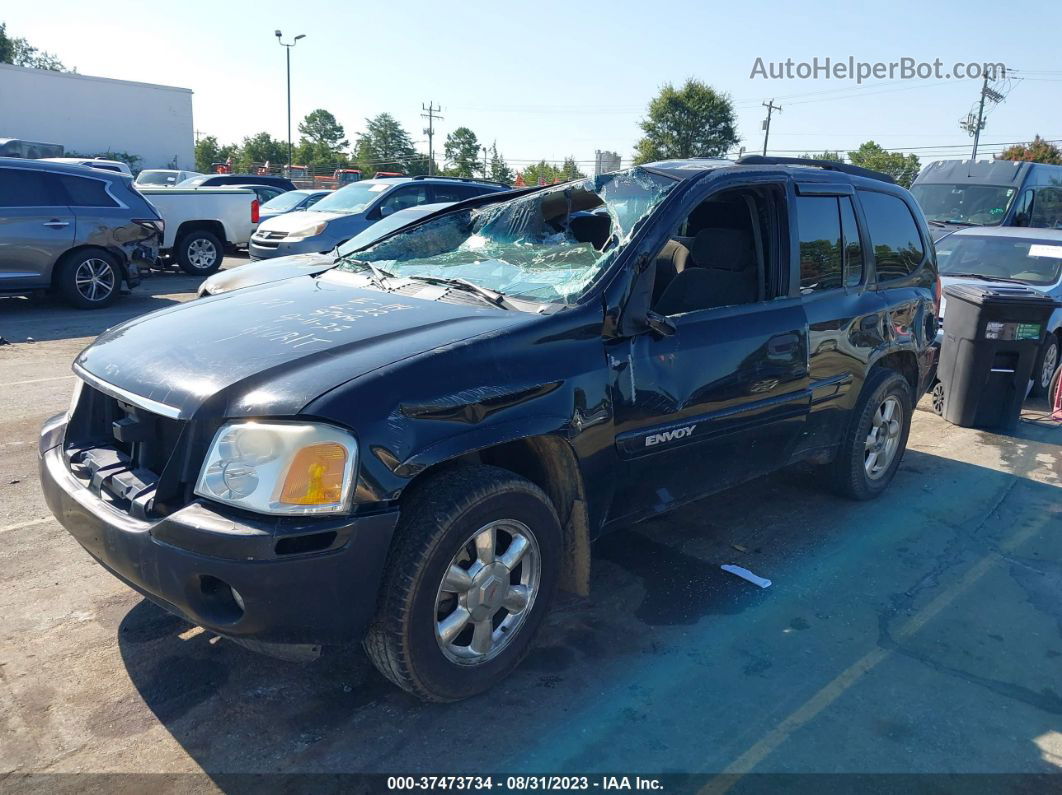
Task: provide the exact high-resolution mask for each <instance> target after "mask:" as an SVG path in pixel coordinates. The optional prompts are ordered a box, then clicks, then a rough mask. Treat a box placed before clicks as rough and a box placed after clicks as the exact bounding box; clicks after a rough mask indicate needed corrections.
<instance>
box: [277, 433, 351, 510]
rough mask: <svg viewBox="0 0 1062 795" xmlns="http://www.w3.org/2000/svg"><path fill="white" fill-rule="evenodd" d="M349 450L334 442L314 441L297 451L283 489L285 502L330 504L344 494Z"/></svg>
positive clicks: (287, 503) (282, 493)
mask: <svg viewBox="0 0 1062 795" xmlns="http://www.w3.org/2000/svg"><path fill="white" fill-rule="evenodd" d="M346 466H347V451H346V450H345V449H344V448H343V446H342V445H339V444H336V443H335V442H323V443H321V444H311V445H309V446H307V447H304V448H302V449H301V450H299V452H297V453H296V454H295V457H294V458H293V459H292V461H291V466H289V467H288V474H287V476H286V477H285V478H284V487H283V488H282V489H281V490H280V502H281V503H284V504H286V505H331V504H332V503H336V502H339V500H340V498H341V497H342V495H343V472H344V470H345V469H346Z"/></svg>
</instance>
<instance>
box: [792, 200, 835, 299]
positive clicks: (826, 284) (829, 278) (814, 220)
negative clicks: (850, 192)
mask: <svg viewBox="0 0 1062 795" xmlns="http://www.w3.org/2000/svg"><path fill="white" fill-rule="evenodd" d="M796 203H797V232H798V234H799V240H800V292H801V293H805V294H807V293H811V292H815V291H816V290H829V289H832V288H834V287H841V286H842V285H843V284H844V280H843V278H842V273H843V269H842V263H841V217H840V214H839V212H838V208H837V197H836V196H798V197H797V200H796Z"/></svg>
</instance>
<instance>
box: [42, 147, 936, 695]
mask: <svg viewBox="0 0 1062 795" xmlns="http://www.w3.org/2000/svg"><path fill="white" fill-rule="evenodd" d="M936 285H937V276H936V263H935V259H934V254H933V248H932V245H931V242H930V239H929V235H928V231H927V228H926V225H925V221H924V219H923V218H922V216H921V214H920V212H919V211H918V209H917V205H915V203H914V201H913V199H912V198H911V196H910V194H909V193H907V191H905V190H903V189H902V188H899V187H897V186H895V185H893V184H891V180H889V179H888V178H887V177H883V176H881V175H878V174H875V173H873V172H866V171H863V170H861V169H856V168H854V167H850V166H840V165H835V164H824V163H819V162H817V161H806V162H805V161H797V162H790V161H785V160H783V159H771V158H745V159H743V160H741V161H738V162H736V163H735V162H731V161H722V160H691V161H668V162H661V163H656V164H652V165H649V166H645V167H637V168H634V169H631V170H628V171H624V172H618V173H615V174H607V175H602V176H599V177H595V178H592V179H586V180H580V181H576V182H572V183H569V184H565V185H558V186H551V187H547V188H532V189H527V190H524V191H520V192H510V193H506V194H500V195H486V196H479V197H475V198H471V199H468V200H465V201H462V202H460V203H458V204H455V205H453V206H451V207H449V208H447V209H444V210H443V211H441V212H436V213H433V214H430V215H428V216H426V217H425V218H423V219H421V220H419V221H417V222H415V223H413V224H412V225H406V226H403V227H402V228H399V229H397V230H395V231H393V232H391V233H390V234H388V235H386V236H384V237H382V238H381V239H379V240H377V241H376V242H374V243H371V244H370V245H368V246H366V247H363V248H359V249H356V250H346V251H345V252H344V253H343V254H342V255H341V256H339V257H338V259H337V260H336V261H335V262H334V264H333V266H332V267H330V268H328V269H327V270H324V271H323V272H315V273H307V274H305V275H301V276H296V277H293V278H286V279H283V280H282V281H277V282H274V283H266V284H260V285H257V286H254V287H250V288H247V289H239V290H232V291H229V292H226V293H223V294H221V295H217V296H209V297H205V298H202V299H200V300H197V301H193V302H190V303H188V304H183V305H180V306H175V307H170V308H167V309H163V310H160V311H158V312H155V313H153V314H150V315H146V316H143V317H140V318H137V319H135V320H131V321H128V322H126V323H124V324H122V325H120V326H117V327H116V328H113V329H111V330H109V331H108V332H106V333H104V334H103V335H102V336H100V338H99V339H98V340H97V341H96V342H95V343H93V344H92V345H91V346H89V347H88V348H87V349H86V350H85V351H83V352H82V353H81V354H80V355H79V356H78V357H77V359H76V361H75V363H74V372H75V374H76V375H77V376H78V379H77V388H76V390H75V393H74V395H73V398H72V401H71V405H70V409H69V410H68V411H67V412H65V413H63V414H60V415H58V416H56V417H54V418H52V419H51V420H49V421H48V422H47V423H46V425H45V426H44V428H43V429H42V433H41V439H40V446H39V452H40V473H41V479H42V483H43V488H44V492H45V495H46V498H47V501H48V505H49V507H50V509H51V510H52V512H53V513H54V514H55V515H56V517H58V519H59V520H60V522H61V523H62V524H63V525H64V526H65V527H66V529H67V530H68V531H69V532H70V533H71V534H72V535H73V536H74V537H75V538H76V539H77V540H78V541H79V542H80V543H81V545H82V546H83V547H84V548H85V549H86V550H87V551H88V552H89V554H90V555H92V556H93V557H94V558H95V559H96V560H97V561H99V562H100V563H101V564H102V565H103V566H105V567H106V568H107V569H108V570H110V571H112V572H113V573H115V574H116V575H117V576H118V577H120V578H121V579H122V580H123V581H124V582H126V583H127V584H128V585H130V586H131V587H133V588H135V589H136V590H138V591H139V592H140V593H142V594H143V595H145V596H146V597H147V598H149V599H151V600H152V601H154V602H156V603H158V604H159V605H161V606H162V607H164V608H165V609H167V610H169V611H171V612H173V613H175V614H177V615H179V616H182V617H184V618H185V619H187V620H188V621H191V622H194V623H196V624H199V625H201V626H203V627H206V628H208V629H209V630H210V631H212V632H216V633H218V634H220V635H222V636H225V637H227V638H231V639H233V640H235V641H237V642H239V643H242V644H244V645H246V646H248V647H250V648H253V649H256V650H258V651H263V652H267V653H272V654H276V655H280V656H286V657H300V658H312V657H314V656H316V655H318V654H320V653H322V652H323V651H324V652H327V651H330V650H331V649H332V648H333V647H338V648H342V647H343V645H344V644H346V643H349V642H351V641H359V640H360V641H362V643H363V646H364V648H365V650H366V652H367V653H368V655H369V657H370V658H371V659H372V661H373V662H374V663H375V664H376V666H377V667H378V668H379V670H380V671H381V672H382V673H383V674H384V676H386V677H387V678H388V679H390V680H391V681H392V682H394V683H395V684H396V685H398V686H400V687H402V688H405V689H406V690H408V691H410V692H412V693H414V694H416V695H418V696H419V697H421V698H423V699H427V700H433V701H452V700H457V699H461V698H465V697H467V696H470V695H473V694H475V693H478V692H481V691H483V690H485V689H486V688H488V687H490V686H491V685H492V684H494V683H496V682H497V681H499V680H500V679H501V678H503V677H505V676H506V675H507V674H509V673H510V672H511V671H512V670H513V669H514V668H515V667H516V666H517V664H518V663H519V661H520V660H521V658H522V657H523V656H524V655H525V654H526V653H527V651H528V650H529V648H530V646H531V644H532V643H533V640H534V637H535V634H536V632H537V631H538V629H539V626H540V625H541V623H542V621H543V618H544V616H545V614H546V612H547V610H548V608H549V605H550V602H551V600H552V598H553V595H554V592H555V590H556V589H557V588H558V587H561V588H565V589H568V590H571V591H574V592H576V593H584V594H585V593H586V592H587V590H588V587H589V577H590V542H591V540H592V539H593V538H594V537H596V536H598V535H599V534H601V533H603V532H606V531H608V530H610V529H613V528H615V527H618V526H622V525H626V524H629V523H632V522H636V521H638V520H640V519H645V518H648V517H652V516H656V515H659V513H660V512H662V511H666V510H669V509H672V508H674V507H677V506H679V505H682V504H684V503H687V502H689V501H692V500H695V499H698V498H700V497H703V496H705V495H707V494H710V493H712V492H715V491H718V490H720V489H724V488H727V487H728V486H731V485H734V484H736V483H740V482H742V481H744V480H747V479H750V478H753V477H756V476H759V475H761V474H764V473H766V472H769V471H771V470H774V469H777V468H778V467H780V466H783V465H786V464H788V463H791V462H796V461H810V462H813V463H816V464H819V465H821V466H822V467H823V468H824V470H825V472H826V474H827V475H828V481H829V482H830V483H832V485H833V486H834V488H835V489H836V490H837V491H839V492H840V493H842V494H846V495H848V496H850V497H853V498H857V499H867V498H871V497H874V496H876V495H877V494H880V493H881V491H882V490H883V489H884V488H886V486H887V485H888V484H889V482H890V481H891V479H892V477H893V475H894V474H895V472H896V468H897V467H898V465H899V462H900V459H901V457H902V455H903V450H904V447H905V444H906V440H907V433H908V429H909V427H910V418H911V412H912V407H913V404H914V401H915V400H916V399H917V397H918V396H919V395H920V394H922V392H923V391H924V389H925V387H926V384H927V382H928V379H929V378H930V377H931V373H932V367H933V359H932V357H933V348H932V345H931V343H932V332H933V331H934V330H935V328H936V306H935V295H934V292H935V287H936ZM160 340H164V341H165V343H164V344H160V343H159V341H160Z"/></svg>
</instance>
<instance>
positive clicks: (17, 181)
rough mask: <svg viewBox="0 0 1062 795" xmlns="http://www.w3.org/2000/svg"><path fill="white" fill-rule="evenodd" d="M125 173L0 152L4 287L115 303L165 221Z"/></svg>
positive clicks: (144, 263)
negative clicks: (25, 157) (1, 155)
mask: <svg viewBox="0 0 1062 795" xmlns="http://www.w3.org/2000/svg"><path fill="white" fill-rule="evenodd" d="M132 182H133V180H132V178H131V177H128V176H126V175H125V174H117V173H112V172H110V171H102V170H100V169H95V168H89V167H87V166H80V165H67V164H66V163H54V162H50V161H47V160H22V159H19V158H12V157H0V293H28V292H35V291H39V290H52V291H55V292H57V293H59V294H60V295H62V296H63V297H64V298H65V299H66V300H67V301H68V302H70V303H71V304H73V305H74V306H76V307H79V308H82V309H99V308H101V307H104V306H107V305H108V304H110V303H111V302H112V301H113V300H114V299H115V298H116V297H117V296H118V292H119V290H120V288H121V285H122V283H123V282H124V283H125V284H126V285H127V286H128V287H135V286H136V285H137V284H139V283H140V268H141V267H149V266H150V265H151V264H153V263H154V261H155V259H156V257H157V256H158V253H159V244H160V242H161V237H162V230H163V222H162V219H161V218H160V217H159V214H158V212H157V211H156V210H155V208H154V207H152V206H151V204H149V203H148V202H147V200H145V199H144V197H143V196H141V195H140V193H139V191H137V190H136V189H135V188H133V186H132Z"/></svg>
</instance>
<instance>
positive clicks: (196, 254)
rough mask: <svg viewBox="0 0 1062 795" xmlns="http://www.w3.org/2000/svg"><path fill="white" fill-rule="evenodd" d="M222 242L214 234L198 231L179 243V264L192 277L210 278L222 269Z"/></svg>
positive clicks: (188, 234) (186, 235) (185, 236)
mask: <svg viewBox="0 0 1062 795" xmlns="http://www.w3.org/2000/svg"><path fill="white" fill-rule="evenodd" d="M224 256H225V255H224V252H223V251H222V247H221V241H220V240H219V239H218V236H217V235H215V234H214V233H213V232H208V231H206V230H205V229H197V230H194V231H192V232H188V233H186V234H185V235H183V236H182V237H181V239H180V240H179V241H177V263H178V264H179V265H180V266H181V270H183V271H184V272H185V273H188V274H191V275H192V276H209V275H210V274H211V273H214V272H215V271H216V270H217V269H218V268H220V267H221V260H222V259H223V258H224Z"/></svg>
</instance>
